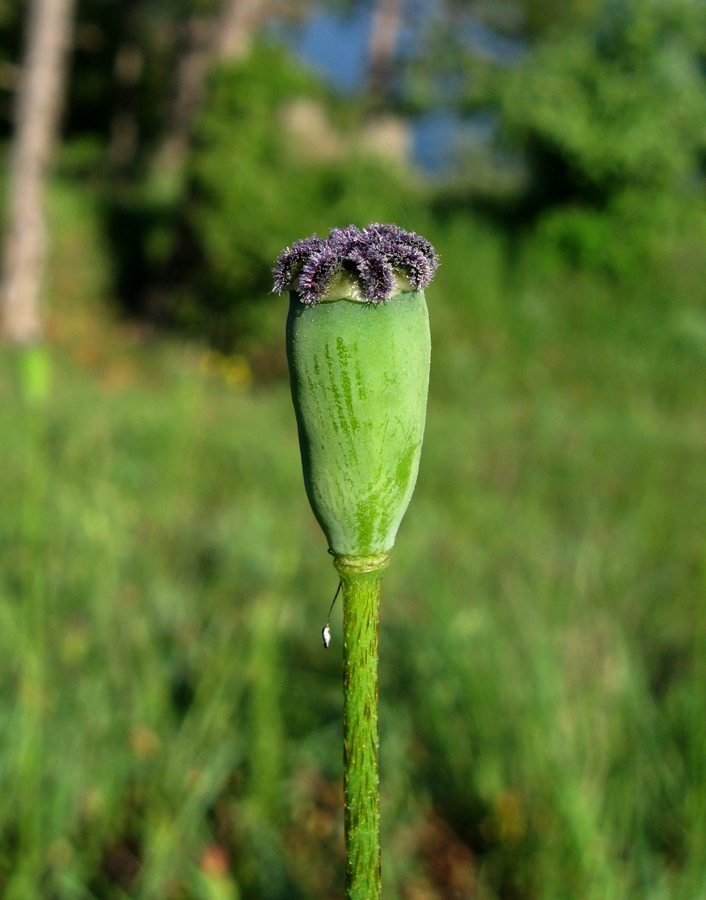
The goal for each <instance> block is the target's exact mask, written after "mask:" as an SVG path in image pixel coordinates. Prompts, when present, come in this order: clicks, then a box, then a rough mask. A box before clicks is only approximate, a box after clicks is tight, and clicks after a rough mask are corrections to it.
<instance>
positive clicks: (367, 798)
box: [335, 554, 389, 900]
mask: <svg viewBox="0 0 706 900" xmlns="http://www.w3.org/2000/svg"><path fill="white" fill-rule="evenodd" d="M388 562H389V557H388V556H387V555H386V554H385V555H383V556H378V557H368V558H359V557H347V556H337V557H336V558H335V566H336V568H337V569H338V572H339V575H340V578H341V585H342V588H343V789H344V796H345V832H346V900H378V898H379V897H380V886H381V875H380V786H379V785H380V778H379V771H378V743H379V738H378V623H379V606H380V581H381V579H382V573H383V571H384V569H385V568H386V567H387V565H388Z"/></svg>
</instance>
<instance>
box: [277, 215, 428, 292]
mask: <svg viewBox="0 0 706 900" xmlns="http://www.w3.org/2000/svg"><path fill="white" fill-rule="evenodd" d="M438 265H439V258H438V257H437V255H436V253H435V251H434V248H433V247H432V245H431V244H430V243H429V241H427V240H425V239H424V238H423V237H419V235H418V234H415V233H414V232H413V231H404V230H403V229H402V228H398V226H397V225H379V224H375V225H369V226H368V227H367V228H363V229H362V230H361V229H360V228H356V227H355V225H349V226H348V227H347V228H334V229H333V230H332V231H331V234H329V236H328V237H327V238H326V240H322V239H321V238H318V237H317V236H316V235H314V236H313V237H310V238H307V239H306V240H304V241H296V242H295V243H294V244H292V246H291V247H287V249H286V250H283V251H282V253H281V254H280V256H279V259H278V260H277V265H276V266H275V267H274V269H273V270H272V274H273V275H274V287H273V291H274V292H275V293H276V294H281V293H282V291H286V290H289V289H290V288H292V287H293V286H294V282H295V281H297V280H298V284H297V285H296V289H297V290H298V291H299V299H300V300H301V301H302V303H306V304H308V305H309V306H314V305H315V304H316V303H319V302H320V301H321V300H322V299H323V297H324V295H325V294H326V291H327V290H328V289H329V288H330V287H331V286H332V284H333V283H334V282H335V279H336V278H338V277H340V276H341V275H344V274H345V275H350V276H352V277H354V278H357V279H358V280H359V282H360V286H361V293H362V294H363V298H364V299H365V301H366V302H368V303H375V304H380V303H384V302H385V301H386V300H389V299H390V298H391V297H392V295H393V293H394V291H395V274H397V273H399V274H401V275H404V276H405V277H406V278H407V280H408V281H409V283H410V284H411V285H412V287H414V288H415V289H416V290H418V291H421V290H424V288H425V287H426V286H427V285H428V284H429V282H430V281H431V280H432V278H433V277H434V272H435V271H436V268H437V266H438Z"/></svg>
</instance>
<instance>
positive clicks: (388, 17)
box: [368, 0, 402, 93]
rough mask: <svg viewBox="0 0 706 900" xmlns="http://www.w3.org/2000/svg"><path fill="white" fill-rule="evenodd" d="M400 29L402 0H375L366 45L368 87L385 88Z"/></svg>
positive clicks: (387, 83) (392, 63)
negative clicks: (368, 39) (370, 29)
mask: <svg viewBox="0 0 706 900" xmlns="http://www.w3.org/2000/svg"><path fill="white" fill-rule="evenodd" d="M401 30H402V0H376V3H375V9H374V11H373V23H372V31H371V33H370V43H369V45H368V88H369V90H371V91H372V92H374V93H380V92H383V91H385V90H386V88H387V87H388V85H389V83H390V77H391V75H392V69H393V66H394V64H395V56H396V53H397V45H398V43H399V38H400V31H401Z"/></svg>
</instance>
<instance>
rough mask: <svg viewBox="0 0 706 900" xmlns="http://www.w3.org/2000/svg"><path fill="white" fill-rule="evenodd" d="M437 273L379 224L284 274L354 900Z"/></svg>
mask: <svg viewBox="0 0 706 900" xmlns="http://www.w3.org/2000/svg"><path fill="white" fill-rule="evenodd" d="M437 265H438V259H437V256H436V253H435V252H434V248H433V247H432V245H431V244H430V243H429V241H427V240H425V239H424V238H422V237H419V236H418V235H416V234H414V233H411V232H407V231H404V230H402V229H401V228H398V227H397V226H396V225H379V224H375V225H370V226H369V227H367V228H364V229H358V228H356V227H355V226H353V225H350V226H348V228H343V229H338V228H335V229H333V230H332V231H331V233H330V235H329V237H328V238H326V239H322V238H318V237H316V235H314V236H313V237H310V238H307V239H306V240H302V241H297V242H296V243H294V244H293V245H292V246H291V247H288V248H287V249H286V250H284V251H283V252H282V253H281V254H280V257H279V259H278V261H277V265H276V266H275V269H274V290H275V291H276V292H278V293H281V292H283V291H285V290H288V291H289V293H290V306H289V316H288V318H287V357H288V361H289V372H290V381H291V388H292V399H293V402H294V410H295V414H296V419H297V426H298V430H299V445H300V449H301V457H302V467H303V470H304V483H305V486H306V491H307V495H308V497H309V501H310V503H311V507H312V509H313V511H314V515H315V516H316V518H317V520H318V521H319V523H320V525H321V527H322V529H323V531H324V534H325V535H326V538H327V540H328V543H329V549H330V551H331V553H332V554H333V557H334V565H335V567H336V569H337V571H338V574H339V578H340V583H341V587H342V592H343V693H344V702H343V738H344V794H345V834H346V898H347V900H378V898H379V896H380V832H379V819H380V811H379V776H378V709H377V707H378V679H377V668H378V623H379V601H380V581H381V578H382V573H383V571H384V569H385V568H386V567H387V565H388V563H389V553H390V550H391V549H392V546H393V544H394V542H395V538H396V536H397V530H398V528H399V526H400V523H401V521H402V518H403V516H404V514H405V511H406V509H407V506H408V504H409V501H410V499H411V496H412V492H413V491H414V486H415V483H416V480H417V472H418V470H419V459H420V455H421V449H422V439H423V436H424V423H425V418H426V403H427V391H428V386H429V362H430V353H431V341H430V334H429V316H428V312H427V305H426V300H425V296H424V289H425V288H426V287H427V285H428V284H429V282H430V281H431V279H432V277H433V275H434V272H435V270H436V267H437ZM324 641H325V643H326V635H325V634H324Z"/></svg>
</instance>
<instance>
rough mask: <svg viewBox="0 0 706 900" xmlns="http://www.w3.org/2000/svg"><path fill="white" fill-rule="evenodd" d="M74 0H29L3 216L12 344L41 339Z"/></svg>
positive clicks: (3, 297) (4, 308)
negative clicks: (49, 214)
mask: <svg viewBox="0 0 706 900" xmlns="http://www.w3.org/2000/svg"><path fill="white" fill-rule="evenodd" d="M74 2H75V0H31V2H30V5H29V9H28V13H27V16H28V21H27V46H26V51H25V60H24V63H23V66H22V74H21V77H20V85H19V90H18V95H17V105H16V132H15V137H14V139H13V142H12V147H11V151H10V164H9V178H8V181H9V183H8V216H7V231H6V236H5V246H4V253H3V257H4V258H3V278H2V286H1V288H0V303H1V309H0V311H1V312H2V331H3V334H4V336H5V337H6V338H7V339H8V340H10V341H12V342H14V343H18V344H25V345H26V344H31V343H34V342H36V341H37V340H38V339H39V338H40V336H41V331H42V328H41V317H40V314H39V300H40V292H41V288H42V284H43V279H44V270H45V263H46V222H45V214H44V192H45V182H46V175H47V170H48V167H49V163H50V162H51V157H52V151H53V148H54V144H55V142H56V136H57V131H58V125H59V118H60V114H61V110H62V106H63V100H64V86H65V81H66V77H65V76H66V60H67V50H68V47H69V42H70V39H71V22H72V18H73V8H74Z"/></svg>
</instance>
